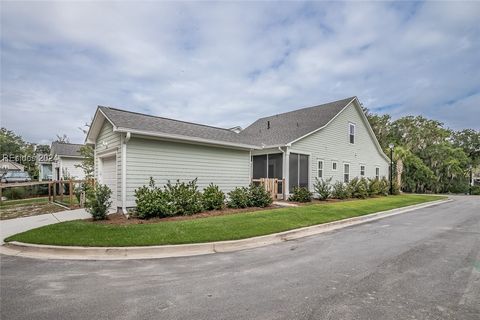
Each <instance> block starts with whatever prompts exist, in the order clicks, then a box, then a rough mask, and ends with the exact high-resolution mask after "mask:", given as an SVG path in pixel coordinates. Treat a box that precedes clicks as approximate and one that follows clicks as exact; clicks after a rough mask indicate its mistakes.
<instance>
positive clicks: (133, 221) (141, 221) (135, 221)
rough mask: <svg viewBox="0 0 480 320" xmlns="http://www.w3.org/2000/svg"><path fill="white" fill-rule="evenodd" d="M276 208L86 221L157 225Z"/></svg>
mask: <svg viewBox="0 0 480 320" xmlns="http://www.w3.org/2000/svg"><path fill="white" fill-rule="evenodd" d="M278 208H284V207H282V206H277V205H272V206H269V207H266V208H256V207H255V208H244V209H231V208H225V209H222V210H214V211H205V212H200V213H197V214H193V215H191V216H174V217H166V218H150V219H138V218H134V217H130V218H128V219H127V217H126V216H125V215H123V214H122V213H114V214H110V215H108V219H107V220H99V221H94V220H93V219H87V221H91V222H93V223H97V224H113V225H128V224H147V223H159V222H166V221H182V220H193V219H200V218H207V217H215V216H225V215H230V214H237V213H242V212H254V211H262V210H271V209H278Z"/></svg>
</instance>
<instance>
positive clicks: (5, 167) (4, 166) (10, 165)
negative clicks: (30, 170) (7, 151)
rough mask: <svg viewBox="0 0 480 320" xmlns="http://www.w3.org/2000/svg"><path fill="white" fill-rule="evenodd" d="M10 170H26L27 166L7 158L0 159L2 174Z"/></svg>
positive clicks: (0, 172) (0, 171)
mask: <svg viewBox="0 0 480 320" xmlns="http://www.w3.org/2000/svg"><path fill="white" fill-rule="evenodd" d="M8 171H25V166H24V165H22V164H20V163H16V162H14V161H11V160H8V159H7V158H5V159H1V160H0V175H2V174H4V173H5V172H8Z"/></svg>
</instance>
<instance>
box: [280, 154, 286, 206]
mask: <svg viewBox="0 0 480 320" xmlns="http://www.w3.org/2000/svg"><path fill="white" fill-rule="evenodd" d="M278 150H280V152H281V153H282V181H285V183H282V198H283V199H282V200H286V199H285V198H286V196H287V193H286V192H285V191H286V189H285V188H286V184H287V179H286V178H285V168H286V167H285V165H286V164H285V163H286V162H287V161H286V160H287V158H286V157H285V151H283V149H282V147H278Z"/></svg>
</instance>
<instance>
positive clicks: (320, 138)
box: [291, 104, 388, 189]
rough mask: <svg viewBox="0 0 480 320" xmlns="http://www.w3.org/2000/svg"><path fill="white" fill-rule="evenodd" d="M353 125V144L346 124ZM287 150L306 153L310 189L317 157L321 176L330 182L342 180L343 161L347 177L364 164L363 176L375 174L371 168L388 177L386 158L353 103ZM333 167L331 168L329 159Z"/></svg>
mask: <svg viewBox="0 0 480 320" xmlns="http://www.w3.org/2000/svg"><path fill="white" fill-rule="evenodd" d="M349 123H353V124H355V129H356V132H355V143H354V144H351V143H350V142H349V134H348V129H349V127H348V124H349ZM291 152H298V153H306V154H309V155H310V166H309V167H310V188H311V189H313V183H314V182H315V177H317V174H318V170H317V166H318V160H323V168H324V170H323V177H324V179H325V178H330V177H333V180H332V182H335V181H337V180H340V181H343V164H344V163H349V164H350V179H352V178H354V177H357V176H360V166H361V165H365V169H366V170H365V177H375V167H379V168H380V177H382V176H387V177H388V160H386V159H385V157H384V156H382V154H381V153H380V151H379V150H378V149H377V146H376V144H375V140H374V137H372V136H371V135H370V133H369V132H368V127H367V125H366V124H365V122H364V120H363V119H362V115H361V114H360V113H359V110H358V108H356V107H355V106H354V105H353V104H351V105H349V106H348V107H347V108H346V109H345V110H343V112H341V113H340V114H339V115H338V116H337V117H336V118H335V119H334V120H333V121H332V122H331V123H330V124H329V125H327V126H326V127H325V128H323V129H321V130H319V131H317V132H316V133H314V134H311V135H310V136H307V137H305V138H303V139H301V140H299V141H298V142H295V143H293V144H292V147H291ZM333 161H336V162H337V170H336V171H333V170H332V162H333Z"/></svg>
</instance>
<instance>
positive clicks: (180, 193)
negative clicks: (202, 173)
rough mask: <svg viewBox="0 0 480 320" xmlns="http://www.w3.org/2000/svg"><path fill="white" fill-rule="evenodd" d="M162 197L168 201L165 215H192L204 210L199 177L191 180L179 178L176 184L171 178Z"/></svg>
mask: <svg viewBox="0 0 480 320" xmlns="http://www.w3.org/2000/svg"><path fill="white" fill-rule="evenodd" d="M162 198H164V200H165V201H166V208H165V209H166V210H165V211H164V212H163V213H164V214H165V215H169V216H174V215H192V214H194V213H198V212H201V211H202V210H203V206H202V194H201V193H200V191H198V187H197V179H194V180H192V181H189V182H180V180H177V182H176V183H175V184H172V183H171V182H170V180H169V181H168V182H167V184H166V185H165V187H164V191H163V197H162Z"/></svg>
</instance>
